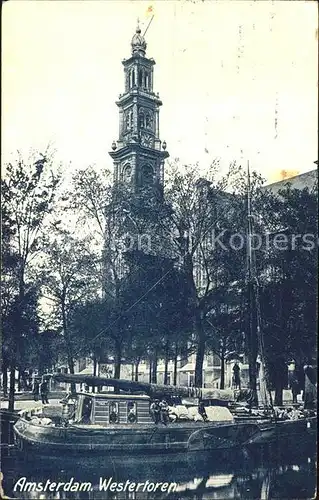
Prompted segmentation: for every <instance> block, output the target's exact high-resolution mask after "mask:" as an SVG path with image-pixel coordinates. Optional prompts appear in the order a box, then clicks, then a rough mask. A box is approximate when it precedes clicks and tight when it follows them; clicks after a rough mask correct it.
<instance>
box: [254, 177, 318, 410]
mask: <svg viewBox="0 0 319 500" xmlns="http://www.w3.org/2000/svg"><path fill="white" fill-rule="evenodd" d="M269 203H270V204H271V210H270V212H268V213H270V214H272V218H271V220H270V221H269V222H270V223H271V229H272V235H271V239H270V244H269V248H268V251H267V254H266V259H265V264H264V279H263V281H262V290H261V304H262V315H263V326H264V333H265V349H266V354H267V357H268V358H270V359H271V360H272V362H271V372H272V377H271V379H272V380H271V381H272V384H273V386H274V388H275V403H276V404H278V405H281V404H282V390H283V388H284V387H285V385H286V379H287V377H286V366H287V362H289V361H291V360H294V361H295V362H296V364H297V371H298V368H299V371H300V366H302V365H303V364H304V363H306V362H310V360H311V358H312V357H313V353H314V352H315V346H316V308H317V297H316V290H317V248H316V241H317V199H316V196H315V194H314V193H312V192H309V190H308V189H304V190H297V189H291V188H290V187H289V186H288V187H287V188H286V189H284V190H282V191H280V192H279V196H273V197H270V198H269Z"/></svg>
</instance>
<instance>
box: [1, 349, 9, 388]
mask: <svg viewBox="0 0 319 500" xmlns="http://www.w3.org/2000/svg"><path fill="white" fill-rule="evenodd" d="M8 368H9V364H8V362H7V360H6V359H5V358H3V363H2V374H3V379H2V385H3V395H4V396H5V397H7V396H8Z"/></svg>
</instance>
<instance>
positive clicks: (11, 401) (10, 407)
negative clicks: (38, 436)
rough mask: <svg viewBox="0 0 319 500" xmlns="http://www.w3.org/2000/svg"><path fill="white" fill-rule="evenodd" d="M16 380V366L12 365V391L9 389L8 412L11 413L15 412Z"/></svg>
mask: <svg viewBox="0 0 319 500" xmlns="http://www.w3.org/2000/svg"><path fill="white" fill-rule="evenodd" d="M15 378H16V369H15V364H13V363H12V364H11V369H10V389H9V405H8V410H9V411H10V412H13V411H14V394H15Z"/></svg>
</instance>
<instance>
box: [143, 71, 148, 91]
mask: <svg viewBox="0 0 319 500" xmlns="http://www.w3.org/2000/svg"><path fill="white" fill-rule="evenodd" d="M144 87H145V88H146V89H148V73H147V71H145V75H144Z"/></svg>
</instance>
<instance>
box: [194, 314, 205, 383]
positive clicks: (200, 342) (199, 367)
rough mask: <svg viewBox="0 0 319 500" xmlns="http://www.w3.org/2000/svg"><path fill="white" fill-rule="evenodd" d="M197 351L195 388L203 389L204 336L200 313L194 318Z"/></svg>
mask: <svg viewBox="0 0 319 500" xmlns="http://www.w3.org/2000/svg"><path fill="white" fill-rule="evenodd" d="M196 330H197V350H196V364H195V387H203V363H204V356H205V347H206V336H205V332H204V329H203V318H202V314H201V312H200V313H199V314H198V317H197V318H196Z"/></svg>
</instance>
